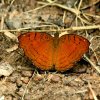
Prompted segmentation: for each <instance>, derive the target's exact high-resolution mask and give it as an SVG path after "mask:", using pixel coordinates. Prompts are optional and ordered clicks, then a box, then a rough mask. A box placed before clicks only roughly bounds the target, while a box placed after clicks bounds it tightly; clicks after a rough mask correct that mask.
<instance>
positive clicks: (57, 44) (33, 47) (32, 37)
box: [18, 32, 90, 71]
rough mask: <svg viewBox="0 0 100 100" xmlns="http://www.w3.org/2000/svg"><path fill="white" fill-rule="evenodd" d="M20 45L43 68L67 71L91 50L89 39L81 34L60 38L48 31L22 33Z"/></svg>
mask: <svg viewBox="0 0 100 100" xmlns="http://www.w3.org/2000/svg"><path fill="white" fill-rule="evenodd" d="M18 39H19V44H20V45H19V46H20V47H21V48H22V49H23V50H24V52H25V55H26V56H27V57H28V58H29V59H31V60H32V62H33V63H34V64H35V66H36V67H38V68H40V69H41V70H51V69H56V70H57V71H66V70H67V69H70V68H71V67H72V66H73V64H74V63H75V62H76V61H78V60H80V59H81V57H82V56H83V54H84V53H86V52H87V51H88V50H89V44H90V43H89V41H88V40H87V39H85V38H83V37H81V36H79V35H75V34H67V35H63V36H61V37H60V38H59V37H58V36H55V37H52V36H51V35H49V34H46V33H35V32H29V33H26V34H24V35H20V36H19V37H18Z"/></svg>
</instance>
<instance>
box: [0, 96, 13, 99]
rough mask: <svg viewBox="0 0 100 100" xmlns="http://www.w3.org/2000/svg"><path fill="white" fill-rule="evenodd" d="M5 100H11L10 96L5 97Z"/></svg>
mask: <svg viewBox="0 0 100 100" xmlns="http://www.w3.org/2000/svg"><path fill="white" fill-rule="evenodd" d="M0 100H1V99H0ZM5 100H12V96H11V95H7V96H5Z"/></svg>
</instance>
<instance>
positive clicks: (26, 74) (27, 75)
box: [22, 71, 33, 77]
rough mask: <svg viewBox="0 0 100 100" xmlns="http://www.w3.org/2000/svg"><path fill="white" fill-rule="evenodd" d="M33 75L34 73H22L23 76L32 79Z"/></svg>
mask: <svg viewBox="0 0 100 100" xmlns="http://www.w3.org/2000/svg"><path fill="white" fill-rule="evenodd" d="M32 74H33V72H32V71H22V76H25V77H31V76H32Z"/></svg>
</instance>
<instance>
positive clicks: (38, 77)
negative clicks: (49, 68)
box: [34, 74, 44, 82]
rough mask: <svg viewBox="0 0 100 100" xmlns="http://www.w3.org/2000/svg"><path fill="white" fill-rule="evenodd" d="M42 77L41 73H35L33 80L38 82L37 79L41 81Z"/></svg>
mask: <svg viewBox="0 0 100 100" xmlns="http://www.w3.org/2000/svg"><path fill="white" fill-rule="evenodd" d="M43 78H44V77H43V75H41V74H37V75H36V76H35V77H34V81H35V82H38V81H41V80H42V79H43Z"/></svg>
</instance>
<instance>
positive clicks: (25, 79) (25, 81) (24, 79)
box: [21, 77, 29, 84]
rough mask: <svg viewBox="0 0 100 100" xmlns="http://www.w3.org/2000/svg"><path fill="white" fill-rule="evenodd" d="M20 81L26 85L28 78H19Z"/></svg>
mask: <svg viewBox="0 0 100 100" xmlns="http://www.w3.org/2000/svg"><path fill="white" fill-rule="evenodd" d="M21 81H22V82H23V83H25V84H27V83H28V82H29V77H21Z"/></svg>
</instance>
